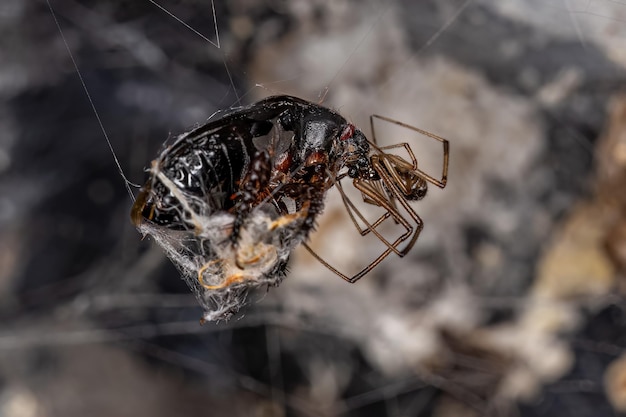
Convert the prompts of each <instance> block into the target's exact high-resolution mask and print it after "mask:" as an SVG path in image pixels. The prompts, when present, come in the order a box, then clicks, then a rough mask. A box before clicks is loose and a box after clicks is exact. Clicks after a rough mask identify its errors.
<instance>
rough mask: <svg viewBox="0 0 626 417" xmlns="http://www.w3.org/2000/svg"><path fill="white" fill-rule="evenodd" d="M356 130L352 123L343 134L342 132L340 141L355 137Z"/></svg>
mask: <svg viewBox="0 0 626 417" xmlns="http://www.w3.org/2000/svg"><path fill="white" fill-rule="evenodd" d="M355 129H356V128H355V127H354V125H353V124H352V123H348V125H347V126H346V128H345V129H343V132H341V136H340V137H339V140H346V139H350V138H351V137H352V136H353V135H354V130H355Z"/></svg>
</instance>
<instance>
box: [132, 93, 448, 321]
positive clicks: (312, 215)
mask: <svg viewBox="0 0 626 417" xmlns="http://www.w3.org/2000/svg"><path fill="white" fill-rule="evenodd" d="M374 118H379V119H381V120H385V121H389V122H392V123H396V124H398V125H400V126H403V127H406V128H409V129H413V130H415V131H417V132H419V133H422V134H424V135H426V136H429V137H431V138H433V139H436V140H438V141H440V142H441V143H442V144H443V149H444V162H443V173H442V177H441V179H439V180H437V179H435V178H433V177H431V176H429V175H428V174H426V173H424V172H422V171H421V170H419V169H418V167H417V160H416V158H415V156H414V155H413V152H412V151H411V149H410V147H409V145H408V144H406V143H402V144H399V145H392V146H388V147H378V146H377V145H376V144H375V142H370V141H368V140H367V138H366V137H365V135H364V134H363V133H362V132H361V131H360V130H358V129H356V128H355V127H354V125H352V124H350V123H348V122H347V121H346V120H345V119H344V118H343V117H342V116H340V115H339V114H338V113H336V112H334V111H332V110H330V109H327V108H325V107H322V106H319V105H317V104H314V103H311V102H308V101H305V100H302V99H299V98H296V97H290V96H276V97H269V98H266V99H264V100H261V101H259V102H257V103H255V104H252V105H250V106H246V107H240V108H236V109H233V110H230V111H228V112H226V113H225V114H223V115H222V116H221V117H220V118H219V119H216V120H213V121H209V122H208V123H206V124H204V125H202V126H199V127H197V128H195V129H193V130H191V131H190V132H187V133H184V134H182V135H180V136H178V137H177V138H176V140H175V141H174V143H173V144H171V145H170V146H168V147H166V148H165V149H164V150H163V151H162V152H161V154H160V155H159V157H158V158H157V159H156V160H154V161H153V162H152V165H151V167H150V169H149V179H148V181H147V182H146V184H145V185H144V187H143V188H142V189H141V192H140V193H139V196H138V197H137V200H136V202H135V204H134V206H133V208H132V212H131V218H132V221H133V223H134V224H135V225H136V226H137V228H138V229H139V230H140V231H141V232H142V233H143V234H149V235H151V236H152V237H153V238H154V239H155V240H156V241H157V242H158V243H159V244H160V245H161V246H162V247H163V248H164V250H165V251H166V253H167V255H168V256H169V257H170V258H171V259H172V261H173V262H174V263H175V264H176V265H177V266H178V268H179V269H180V271H181V273H182V275H183V277H184V278H185V280H186V282H187V284H188V285H189V286H190V287H191V288H192V290H193V291H194V293H195V294H196V296H197V297H198V299H199V300H200V302H201V304H202V305H203V307H204V308H205V310H206V311H207V312H206V314H205V316H204V318H205V319H206V320H216V319H220V318H223V317H227V316H228V315H230V314H231V313H232V312H234V311H236V310H237V309H238V308H239V307H240V305H241V304H243V302H244V301H245V295H246V291H247V289H248V288H249V287H252V286H257V285H263V284H270V285H277V284H278V283H279V282H280V280H281V279H282V277H283V276H284V273H285V267H286V264H287V261H288V258H289V255H290V253H291V251H292V250H293V249H294V248H295V247H296V246H297V245H298V244H300V243H303V244H305V245H306V243H305V241H306V240H307V238H308V235H309V233H310V231H311V230H312V229H313V227H314V224H315V220H316V217H317V216H318V214H319V213H321V211H322V209H323V206H324V198H325V195H326V192H327V191H328V189H329V188H331V187H332V186H333V185H336V186H337V188H338V190H339V191H340V193H341V196H342V198H343V201H344V204H345V205H346V208H347V210H348V213H349V215H350V218H351V219H352V221H353V223H354V224H355V226H356V227H357V229H358V230H359V232H360V233H361V234H362V235H365V234H367V233H370V232H371V233H373V234H374V235H375V236H376V237H378V238H379V239H380V240H381V241H382V242H383V243H384V244H385V245H386V246H387V248H386V250H385V251H383V253H381V254H380V256H378V257H377V258H376V259H375V260H374V261H373V262H371V263H370V264H369V265H367V266H366V267H365V268H363V269H362V270H361V271H360V272H358V273H357V274H356V275H354V276H352V277H348V276H346V275H344V274H342V273H340V272H339V271H337V270H336V269H335V268H333V267H332V266H330V265H329V264H328V263H326V262H325V261H323V260H322V259H321V258H319V256H317V254H315V253H314V252H312V251H311V253H313V255H314V256H315V257H316V258H317V259H318V260H320V261H321V262H322V263H323V264H324V265H326V266H327V267H328V268H329V269H331V270H332V271H333V272H334V273H336V274H337V275H339V276H341V277H342V278H343V279H345V280H346V281H348V282H355V281H357V280H358V279H359V278H361V277H362V276H363V275H365V274H366V273H368V272H369V271H370V270H371V269H372V268H374V267H375V266H376V265H378V264H379V263H380V262H381V261H382V260H383V259H384V258H385V257H387V256H388V255H389V254H390V253H392V252H393V253H395V254H397V255H399V256H404V255H405V254H406V253H407V252H408V251H409V250H410V249H411V247H412V246H413V244H414V243H415V241H416V240H417V237H418V235H419V233H420V231H421V229H422V226H423V223H422V221H421V219H420V218H419V216H418V215H417V213H415V211H413V209H412V208H411V207H410V206H409V204H408V201H415V200H419V199H421V198H423V197H424V196H425V194H426V190H427V182H431V183H433V184H435V185H437V186H439V187H441V188H443V187H445V185H446V178H447V169H448V154H449V151H448V141H447V140H445V139H443V138H440V137H438V136H435V135H433V134H430V133H428V132H425V131H422V130H419V129H416V128H413V127H411V126H408V125H405V124H402V123H399V122H395V121H392V120H390V119H387V118H384V117H381V116H372V119H371V122H372V128H373V120H374ZM393 148H404V149H405V150H406V151H407V152H408V154H409V156H410V161H409V160H406V159H404V158H402V157H400V156H398V155H395V154H392V153H387V152H385V151H388V150H390V149H393ZM345 177H349V178H351V179H352V180H353V184H354V186H355V187H356V188H357V189H358V190H359V191H361V193H362V195H363V199H364V201H365V202H366V203H370V204H374V205H377V206H380V207H381V208H382V209H384V214H383V215H382V216H380V218H378V219H377V220H376V221H374V222H372V223H368V221H367V220H366V219H365V217H364V216H363V215H362V214H361V213H360V212H359V210H358V209H357V207H356V206H355V205H354V204H353V203H352V201H351V200H350V199H348V197H347V196H346V194H345V193H344V192H343V188H342V186H341V183H340V181H341V179H343V178H345ZM398 204H399V205H400V206H401V208H402V209H401V210H399V209H398V207H397V205H398ZM388 218H392V219H393V220H394V221H395V223H397V224H400V225H401V226H402V227H403V228H404V232H403V233H402V235H401V236H399V237H398V238H397V239H395V240H394V241H393V242H390V241H388V240H387V239H386V238H385V237H383V236H382V235H381V233H380V232H379V231H378V230H377V227H378V226H379V225H380V224H381V223H383V222H384V221H385V220H386V219H388ZM357 219H358V220H357ZM359 221H360V222H361V224H365V226H366V227H365V228H363V227H361V226H360V225H359ZM403 242H406V243H404V246H403V247H400V246H401V245H402V244H403ZM307 248H308V246H307ZM309 250H310V249H309Z"/></svg>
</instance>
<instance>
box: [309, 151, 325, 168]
mask: <svg viewBox="0 0 626 417" xmlns="http://www.w3.org/2000/svg"><path fill="white" fill-rule="evenodd" d="M326 163H328V154H326V153H324V152H320V151H316V152H312V153H311V154H310V155H309V156H308V157H307V158H306V162H305V164H304V165H305V166H308V167H310V166H313V165H320V164H326Z"/></svg>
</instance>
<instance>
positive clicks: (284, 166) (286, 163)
mask: <svg viewBox="0 0 626 417" xmlns="http://www.w3.org/2000/svg"><path fill="white" fill-rule="evenodd" d="M292 162H293V158H292V157H291V154H290V153H289V152H285V153H283V154H282V155H280V156H279V157H278V158H276V162H274V168H275V169H276V170H278V171H280V172H284V173H287V172H289V170H290V169H291V163H292Z"/></svg>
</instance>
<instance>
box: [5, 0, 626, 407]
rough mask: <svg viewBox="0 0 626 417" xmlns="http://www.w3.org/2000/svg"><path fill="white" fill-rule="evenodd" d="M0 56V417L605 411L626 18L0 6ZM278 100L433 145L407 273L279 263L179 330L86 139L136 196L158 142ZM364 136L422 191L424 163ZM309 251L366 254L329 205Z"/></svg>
mask: <svg viewBox="0 0 626 417" xmlns="http://www.w3.org/2000/svg"><path fill="white" fill-rule="evenodd" d="M0 34H1V36H0V45H1V51H2V52H1V53H0V126H2V134H0V178H1V179H0V190H1V191H0V416H10V417H34V416H64V417H72V416H86V415H87V416H151V417H158V416H173V415H207V416H394V417H395V416H437V417H456V416H595V417H597V416H613V415H619V414H620V413H623V412H625V411H626V357H622V353H623V347H624V346H626V340H625V337H626V332H624V326H625V324H626V312H625V307H626V304H625V303H624V299H623V293H624V284H623V277H624V271H625V269H626V193H625V192H624V191H625V190H624V184H625V182H624V181H625V180H626V94H625V91H624V89H623V85H624V81H625V79H626V77H625V75H626V72H625V66H626V3H624V2H619V1H611V0H549V1H548V0H541V1H540V0H531V1H529V0H500V1H496V0H473V1H469V0H466V1H460V0H445V1H434V0H420V1H408V0H406V1H403V0H399V1H395V2H385V1H375V0H367V1H356V0H342V1H324V0H293V1H280V0H268V1H252V0H231V1H228V2H222V1H216V2H214V3H211V2H208V1H199V0H160V1H159V2H154V1H151V0H145V1H138V0H136V1H124V0H119V1H117V0H107V1H99V0H98V1H82V0H81V1H73V0H49V3H48V2H46V1H42V0H36V1H31V2H24V1H22V0H3V1H2V4H0ZM68 49H69V52H68ZM76 66H77V67H78V69H79V70H80V76H79V73H78V72H77V69H76ZM273 94H293V95H296V96H299V97H301V98H304V99H307V100H311V101H313V102H319V101H320V99H321V98H323V99H324V101H323V104H324V105H325V106H328V107H331V108H334V109H337V110H338V111H340V112H341V114H342V115H343V116H344V117H346V118H347V119H348V120H349V121H351V122H353V123H355V124H356V125H357V126H359V127H361V128H362V130H363V131H364V132H365V133H366V134H367V135H368V136H370V135H371V132H370V131H369V120H368V118H369V116H370V115H371V114H381V115H385V116H387V117H391V118H393V119H397V120H400V121H402V122H404V123H407V124H410V125H413V126H417V127H419V128H422V129H426V130H428V131H430V132H433V133H435V134H438V135H441V136H444V137H446V138H448V139H449V140H450V143H451V156H450V174H449V183H448V186H447V187H446V188H445V189H444V190H439V189H435V187H431V190H430V192H429V195H428V196H427V197H426V198H425V199H424V200H423V201H420V202H418V203H416V204H415V205H414V208H415V209H416V211H417V212H418V213H419V214H420V216H421V217H422V219H423V220H424V222H425V224H426V225H425V229H424V231H423V233H422V235H421V236H420V239H419V240H418V242H417V244H416V245H415V247H414V250H413V251H412V252H411V253H410V254H409V255H408V256H407V257H406V258H404V259H400V258H397V257H389V258H388V259H387V260H385V261H384V262H383V263H382V264H381V265H380V266H379V267H378V268H376V269H375V270H374V271H372V272H371V273H370V274H368V275H367V276H366V277H364V278H363V279H362V280H360V281H359V282H358V283H357V284H354V285H350V284H347V283H345V282H343V281H342V280H341V279H340V278H338V277H337V276H334V275H333V274H332V273H331V272H330V271H328V270H327V269H325V268H324V267H322V266H321V265H320V264H319V263H316V262H315V261H314V260H313V259H312V258H311V257H310V256H309V255H307V254H306V252H304V251H297V252H296V253H295V254H294V256H293V257H292V262H291V265H290V273H289V276H288V277H287V279H286V280H285V281H284V282H283V284H282V285H281V286H280V287H278V288H272V289H270V290H269V291H267V292H266V291H264V290H262V291H258V292H255V293H253V294H251V295H250V297H249V300H248V301H249V305H248V306H247V307H245V308H244V309H243V310H242V311H241V312H240V314H239V315H237V316H236V317H235V318H234V319H232V320H230V321H228V322H220V323H208V324H205V325H204V326H200V325H199V318H200V316H201V313H202V312H201V309H200V307H199V306H198V304H197V302H196V301H195V299H194V298H193V296H192V295H191V293H190V292H189V290H188V289H187V287H186V286H185V284H184V282H183V281H182V280H181V279H180V277H179V274H178V272H177V271H176V269H175V268H174V267H173V266H172V265H171V263H170V262H169V261H168V260H167V259H166V258H165V257H164V255H163V254H162V252H161V250H160V248H158V247H157V246H156V245H155V244H154V243H153V242H152V241H151V240H150V239H145V240H142V239H141V236H140V235H139V234H138V233H137V232H136V231H135V230H134V228H133V226H132V225H131V224H130V221H129V210H130V206H131V199H130V197H129V196H128V193H127V192H126V189H125V186H124V181H123V179H122V178H121V176H120V173H119V171H118V168H117V167H116V162H115V159H114V157H113V154H112V153H111V150H110V149H109V147H108V145H107V138H108V139H109V140H110V142H111V145H112V147H113V149H114V150H115V154H116V155H117V158H118V159H119V164H120V166H121V168H122V169H123V172H124V173H125V175H126V176H127V177H128V178H129V179H130V181H132V182H134V183H142V182H143V181H144V178H145V177H144V175H145V174H144V171H143V170H144V167H146V166H147V165H148V164H149V161H150V160H152V159H153V158H154V157H155V155H156V154H157V152H158V151H159V150H160V149H161V146H162V144H163V143H164V142H165V140H166V139H167V138H168V137H170V136H171V135H175V134H178V133H181V132H184V131H185V130H186V129H189V128H190V127H192V126H194V125H196V124H198V123H203V122H205V121H206V120H207V119H208V118H209V117H210V116H211V115H212V114H213V113H215V112H216V111H218V110H220V109H222V110H223V109H227V108H229V107H231V106H235V105H239V104H249V103H252V102H254V101H256V100H258V99H260V98H261V97H264V96H268V95H273ZM92 106H93V107H92ZM94 109H95V110H96V111H95V112H94ZM96 113H97V117H96ZM376 135H377V138H378V139H379V141H380V142H381V143H382V144H394V143H399V142H404V141H407V142H409V143H411V146H412V147H413V149H414V151H415V153H416V155H417V158H418V160H419V163H420V167H421V168H422V169H425V170H427V171H428V172H432V173H434V175H436V174H437V173H439V172H440V170H441V158H442V155H441V148H440V146H439V145H438V144H437V143H434V142H431V141H429V140H427V139H426V138H424V137H419V136H416V135H413V134H412V133H410V132H408V131H407V130H406V129H398V127H397V126H395V127H394V126H381V130H380V131H378V130H377V132H376ZM346 184H347V185H346V186H349V183H346ZM133 191H134V192H135V193H136V191H137V190H136V189H134V188H133ZM355 201H357V202H358V198H357V199H355ZM360 204H361V205H362V204H363V203H360ZM363 210H366V208H365V207H363ZM311 245H312V246H313V247H314V248H315V250H316V251H318V253H319V254H320V255H321V256H323V257H324V258H325V259H327V260H328V262H329V263H331V264H332V265H334V266H336V267H337V268H340V269H341V270H343V271H350V270H352V271H354V270H356V269H357V268H359V267H362V266H363V265H365V264H367V263H368V262H369V261H370V260H371V259H373V258H374V257H375V256H376V254H377V253H379V251H380V246H377V244H376V242H375V241H372V240H368V239H366V238H361V237H359V236H358V234H357V235H356V237H355V230H354V227H353V225H352V223H351V222H350V220H349V219H348V217H347V216H346V212H345V208H344V207H343V205H342V204H341V202H340V201H339V200H338V197H337V195H336V194H335V193H333V192H331V193H330V195H329V197H328V200H327V207H326V211H325V213H324V215H323V216H322V217H321V218H320V219H319V227H318V230H317V232H316V233H315V234H314V235H313V236H312V241H311Z"/></svg>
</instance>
